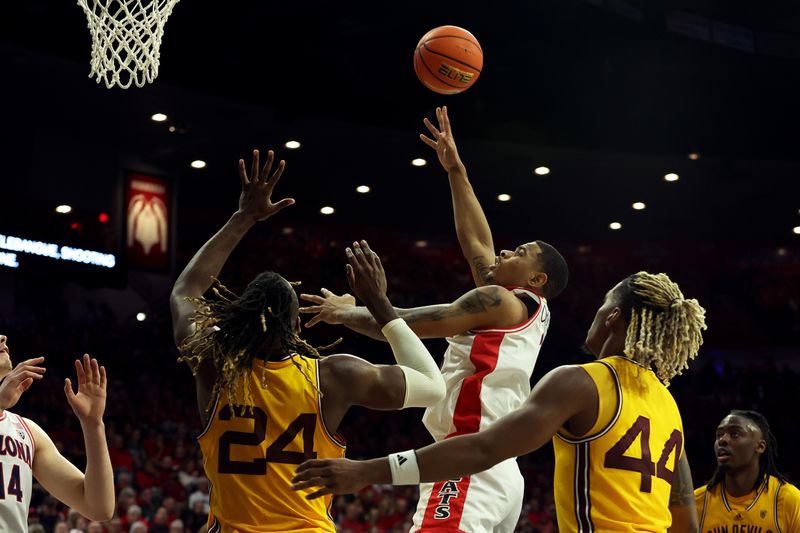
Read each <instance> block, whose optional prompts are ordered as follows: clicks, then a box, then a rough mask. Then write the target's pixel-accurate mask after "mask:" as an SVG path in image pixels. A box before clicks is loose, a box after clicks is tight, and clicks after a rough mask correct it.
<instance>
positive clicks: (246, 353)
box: [178, 272, 320, 409]
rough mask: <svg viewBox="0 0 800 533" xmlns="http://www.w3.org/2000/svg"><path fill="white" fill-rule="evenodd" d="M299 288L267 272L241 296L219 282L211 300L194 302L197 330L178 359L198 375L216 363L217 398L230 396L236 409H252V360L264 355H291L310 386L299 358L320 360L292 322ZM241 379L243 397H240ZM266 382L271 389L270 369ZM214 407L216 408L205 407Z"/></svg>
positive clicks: (213, 289) (263, 371)
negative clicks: (206, 365) (205, 364)
mask: <svg viewBox="0 0 800 533" xmlns="http://www.w3.org/2000/svg"><path fill="white" fill-rule="evenodd" d="M297 284H298V283H287V282H286V280H285V279H284V278H283V277H281V276H280V275H279V274H276V273H275V272H262V273H261V274H259V275H258V276H256V278H255V279H254V280H253V281H251V282H250V284H249V285H248V286H247V288H246V289H245V291H244V293H243V294H242V295H241V296H237V295H236V294H234V293H233V292H231V291H230V290H228V288H227V287H225V285H223V284H222V283H220V281H219V280H217V279H214V283H213V285H212V290H211V294H210V295H209V297H208V298H204V297H200V298H192V299H190V301H191V302H192V303H193V304H194V305H195V307H196V312H195V314H194V316H193V317H192V320H193V321H194V323H195V331H194V333H193V334H192V335H191V336H190V337H188V338H187V339H186V340H185V341H184V342H183V343H182V344H181V346H180V350H181V354H182V355H181V356H180V357H179V358H178V361H179V362H184V361H185V362H187V363H188V364H189V366H190V367H191V369H192V373H194V374H196V373H197V370H198V368H199V367H200V365H201V364H202V363H203V362H205V361H208V360H211V361H212V362H213V364H214V367H215V368H216V371H217V375H218V376H219V377H218V379H217V381H216V383H215V384H214V389H213V391H212V394H211V397H212V398H216V397H217V395H218V394H225V395H226V397H227V400H228V403H229V404H230V405H231V406H233V405H235V404H242V405H246V406H252V403H253V402H252V394H251V392H250V376H251V373H250V370H251V368H252V364H253V359H254V358H256V357H259V356H261V357H263V356H264V355H265V354H266V352H267V350H270V349H272V348H280V350H279V351H280V352H282V353H284V354H286V355H289V356H290V357H291V360H292V363H294V365H295V366H296V367H297V368H298V370H300V372H301V373H302V374H303V375H304V376H305V378H306V380H308V381H309V382H311V379H310V378H309V377H308V374H307V373H306V371H305V370H304V369H303V367H302V366H301V365H300V364H299V363H298V362H297V361H296V360H295V356H296V355H302V356H305V357H310V358H314V359H319V357H320V355H319V352H318V351H317V349H316V348H314V347H312V346H311V345H310V344H308V343H307V342H306V341H304V340H303V339H301V338H300V337H299V336H298V335H297V333H295V331H294V327H293V323H292V321H293V319H294V309H295V306H296V305H297V304H296V296H295V295H294V290H293V288H292V287H293V286H294V285H297ZM272 351H273V353H275V351H277V350H272ZM240 380H241V385H242V387H241V390H242V391H243V396H244V397H243V398H240V397H239V396H240V395H239V385H240ZM261 383H262V385H263V386H266V367H264V369H263V370H262V374H261ZM237 400H243V401H237ZM210 407H211V404H209V406H207V407H206V409H209V408H210Z"/></svg>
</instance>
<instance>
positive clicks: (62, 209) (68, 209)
mask: <svg viewBox="0 0 800 533" xmlns="http://www.w3.org/2000/svg"><path fill="white" fill-rule="evenodd" d="M70 212H72V206H69V205H64V204H62V205H59V206H58V207H56V213H61V214H62V215H66V214H67V213H70Z"/></svg>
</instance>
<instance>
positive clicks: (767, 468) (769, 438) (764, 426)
mask: <svg viewBox="0 0 800 533" xmlns="http://www.w3.org/2000/svg"><path fill="white" fill-rule="evenodd" d="M728 414H729V415H733V416H741V417H744V418H747V419H748V420H750V421H751V422H753V423H754V424H755V425H756V426H758V429H759V431H761V436H762V437H763V438H764V440H765V441H766V443H767V449H766V450H764V453H762V454H761V455H760V456H759V458H758V477H756V482H755V483H754V484H753V488H752V490H756V489H758V487H759V486H761V483H763V482H764V478H766V476H773V477H775V478H777V479H778V480H780V481H782V482H784V483H791V481H789V479H788V478H787V477H786V476H784V475H783V474H781V473H780V472H778V468H777V466H776V465H775V459H776V458H777V457H778V441H777V439H776V438H775V435H774V434H773V433H772V430H771V429H770V428H769V422H767V419H766V417H764V415H762V414H761V413H759V412H757V411H743V410H739V409H734V410H732V411H731V412H730V413H728ZM723 479H725V470H723V469H721V468H720V466H719V465H717V468H716V469H714V474H713V475H712V476H711V479H709V480H708V483H707V485H708V488H709V489H711V488H712V487H713V486H714V485H716V484H717V483H719V482H720V481H722V480H723Z"/></svg>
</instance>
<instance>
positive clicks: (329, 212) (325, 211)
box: [319, 205, 336, 215]
mask: <svg viewBox="0 0 800 533" xmlns="http://www.w3.org/2000/svg"><path fill="white" fill-rule="evenodd" d="M334 211H336V210H335V209H334V208H332V207H331V206H329V205H326V206H325V207H323V208H322V209H320V210H319V212H320V213H322V214H323V215H332V214H333V212H334Z"/></svg>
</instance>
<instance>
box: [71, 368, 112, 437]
mask: <svg viewBox="0 0 800 533" xmlns="http://www.w3.org/2000/svg"><path fill="white" fill-rule="evenodd" d="M75 373H76V374H77V378H78V393H77V394H75V392H74V391H73V390H72V381H70V379H69V378H67V379H65V380H64V393H65V394H66V395H67V401H68V402H69V404H70V405H71V406H72V410H73V411H74V412H75V416H77V417H78V419H79V420H80V421H81V423H82V424H83V423H85V422H90V423H100V422H102V421H103V412H104V411H105V409H106V368H105V367H104V366H100V365H99V364H98V363H97V359H90V358H89V355H88V354H84V355H83V362H81V360H80V359H76V360H75Z"/></svg>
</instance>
